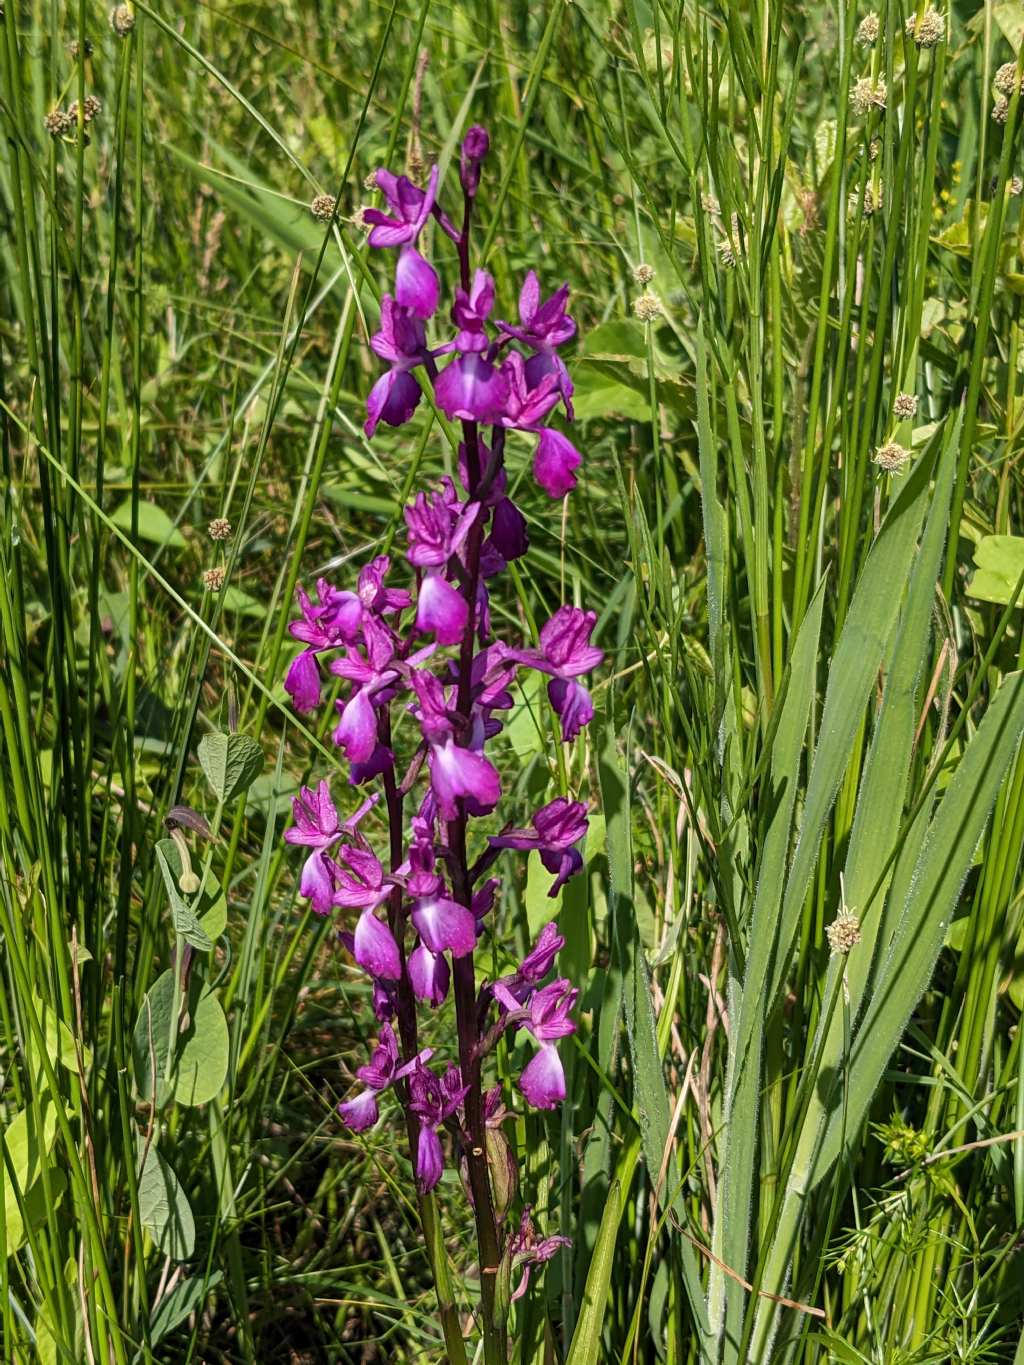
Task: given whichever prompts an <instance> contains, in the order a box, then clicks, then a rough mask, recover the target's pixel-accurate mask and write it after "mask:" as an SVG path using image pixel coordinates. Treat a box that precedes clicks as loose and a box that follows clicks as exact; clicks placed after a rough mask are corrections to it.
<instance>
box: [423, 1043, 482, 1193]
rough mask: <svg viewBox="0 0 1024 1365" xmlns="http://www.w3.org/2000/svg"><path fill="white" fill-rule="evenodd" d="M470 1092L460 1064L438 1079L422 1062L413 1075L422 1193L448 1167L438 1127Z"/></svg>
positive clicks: (428, 1189) (432, 1184)
mask: <svg viewBox="0 0 1024 1365" xmlns="http://www.w3.org/2000/svg"><path fill="white" fill-rule="evenodd" d="M468 1093H469V1086H468V1085H463V1084H462V1076H461V1074H460V1072H459V1069H458V1067H457V1066H450V1067H449V1068H448V1070H447V1072H446V1073H445V1075H444V1076H443V1077H441V1078H440V1079H438V1077H437V1076H435V1075H434V1073H433V1072H432V1071H429V1070H428V1069H427V1068H426V1067H425V1066H423V1065H422V1064H420V1065H418V1066H416V1067H415V1068H414V1069H413V1071H412V1072H411V1074H410V1076H409V1108H410V1109H411V1110H412V1112H413V1113H414V1114H415V1115H416V1117H417V1118H418V1119H419V1121H420V1132H419V1142H418V1144H417V1149H416V1183H417V1185H418V1186H419V1189H420V1193H421V1194H429V1193H430V1191H431V1190H432V1189H433V1188H434V1186H435V1185H436V1184H437V1182H438V1181H439V1180H440V1179H441V1175H442V1172H443V1171H444V1154H443V1153H442V1151H441V1139H440V1137H439V1136H438V1130H439V1129H440V1127H441V1125H442V1124H443V1123H445V1122H446V1121H447V1120H448V1119H450V1118H451V1117H452V1115H453V1114H454V1113H455V1111H456V1110H457V1109H458V1107H459V1105H460V1104H461V1103H462V1101H463V1100H464V1099H465V1097H466V1095H467V1094H468Z"/></svg>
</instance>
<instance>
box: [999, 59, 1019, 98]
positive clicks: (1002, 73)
mask: <svg viewBox="0 0 1024 1365" xmlns="http://www.w3.org/2000/svg"><path fill="white" fill-rule="evenodd" d="M1018 79H1020V78H1019V77H1018V76H1017V63H1016V62H1004V63H1003V64H1002V66H1001V67H1000V68H999V70H998V71H997V72H996V74H995V79H994V80H993V82H992V84H993V85H994V86H995V88H996V89H997V90H998V91H999V93H1000V95H1007V96H1009V95H1012V94H1013V87H1014V85H1015V84H1016V83H1017V81H1018ZM1021 88H1022V89H1024V79H1021Z"/></svg>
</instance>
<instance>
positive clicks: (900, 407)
mask: <svg viewBox="0 0 1024 1365" xmlns="http://www.w3.org/2000/svg"><path fill="white" fill-rule="evenodd" d="M892 411H893V416H895V417H901V418H903V417H913V416H914V415H915V414H916V412H917V395H916V394H913V393H898V394H897V395H896V400H895V402H894V403H893V405H892Z"/></svg>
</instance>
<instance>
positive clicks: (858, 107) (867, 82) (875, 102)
mask: <svg viewBox="0 0 1024 1365" xmlns="http://www.w3.org/2000/svg"><path fill="white" fill-rule="evenodd" d="M850 105H851V107H852V109H853V112H854V113H855V114H856V115H857V116H858V117H859V118H863V117H864V115H865V114H868V113H870V112H871V110H872V109H884V108H885V86H884V85H878V84H876V83H875V81H874V80H873V79H872V77H871V76H861V77H860V79H859V80H857V81H854V84H853V89H852V90H851V91H850Z"/></svg>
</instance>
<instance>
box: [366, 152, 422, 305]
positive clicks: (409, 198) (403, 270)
mask: <svg viewBox="0 0 1024 1365" xmlns="http://www.w3.org/2000/svg"><path fill="white" fill-rule="evenodd" d="M437 178H438V168H437V167H436V166H434V167H432V168H431V172H430V179H429V180H428V181H427V187H426V189H425V190H421V189H420V188H419V187H418V186H417V185H414V184H413V183H412V181H411V180H409V179H408V177H407V176H404V175H399V176H395V175H392V173H391V172H390V171H386V170H383V169H381V170H379V171H378V172H377V185H378V187H379V188H380V189H382V190H383V191H384V197H385V198H386V199H387V201H388V208H389V209H390V210H391V212H390V213H383V212H381V210H380V209H372V208H371V209H365V210H364V211H363V218H364V221H365V222H367V223H369V224H370V225H371V230H370V236H369V243H370V245H371V246H380V247H395V246H397V247H400V248H401V250H400V251H399V254H398V266H397V269H396V271H395V298H396V300H397V302H398V303H399V304H401V306H402V307H403V308H409V309H411V310H412V312H413V313H415V315H416V316H417V317H418V318H430V317H433V316H434V313H435V312H436V311H437V300H438V295H439V293H440V288H441V285H440V281H439V280H438V277H437V271H436V270H435V269H434V267H433V266H432V265H431V264H430V262H429V261H427V260H424V258H423V257H422V256H421V255H420V253H419V252H418V251H417V250H416V246H415V244H416V242H417V241H418V240H419V237H420V233H421V232H422V231H423V229H424V227H425V226H426V224H427V221H428V219H429V218H430V215H431V213H432V212H433V208H434V201H435V199H436V198H437Z"/></svg>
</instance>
